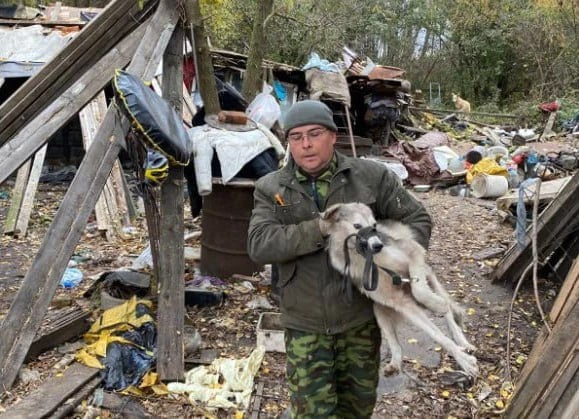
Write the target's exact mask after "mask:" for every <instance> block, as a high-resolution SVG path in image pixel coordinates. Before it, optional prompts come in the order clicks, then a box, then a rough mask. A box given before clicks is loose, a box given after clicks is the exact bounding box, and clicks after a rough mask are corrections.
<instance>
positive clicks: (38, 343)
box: [26, 307, 91, 360]
mask: <svg viewBox="0 0 579 419" xmlns="http://www.w3.org/2000/svg"><path fill="white" fill-rule="evenodd" d="M90 315H91V313H90V312H89V311H85V310H83V309H81V308H78V307H73V308H72V309H64V310H59V311H57V312H56V313H50V314H49V315H47V316H46V317H45V319H44V320H43V322H42V325H41V327H40V329H39V330H38V332H37V334H36V337H35V338H34V341H33V342H32V344H31V345H30V349H29V350H28V353H27V354H26V360H30V359H32V358H34V357H35V356H37V355H38V354H40V353H42V352H44V351H46V350H47V349H51V348H54V347H56V346H58V345H61V344H63V343H65V342H67V341H69V340H71V339H73V338H76V337H79V336H81V335H82V334H83V333H85V332H86V331H87V330H88V329H89V327H90V324H89V319H90Z"/></svg>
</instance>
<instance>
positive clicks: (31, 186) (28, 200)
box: [14, 144, 48, 237]
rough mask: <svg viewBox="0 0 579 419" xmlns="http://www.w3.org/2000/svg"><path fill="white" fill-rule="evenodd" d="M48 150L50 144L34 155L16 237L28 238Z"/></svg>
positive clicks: (17, 222)
mask: <svg viewBox="0 0 579 419" xmlns="http://www.w3.org/2000/svg"><path fill="white" fill-rule="evenodd" d="M47 148H48V144H45V145H44V147H42V148H41V149H40V150H38V151H37V152H36V154H35V155H34V163H32V169H31V170H30V176H29V177H28V184H27V185H26V192H25V193H24V199H22V205H21V206H20V213H19V214H18V221H16V228H15V229H14V235H15V236H19V237H24V236H26V230H28V223H29V222H30V215H31V214H32V207H33V206H34V197H35V196H36V189H37V188H38V182H39V181H40V175H41V174H42V166H43V165H44V158H45V157H46V149H47Z"/></svg>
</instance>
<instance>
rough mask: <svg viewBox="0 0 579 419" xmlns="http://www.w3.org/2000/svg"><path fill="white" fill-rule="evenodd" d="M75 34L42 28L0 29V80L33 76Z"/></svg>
mask: <svg viewBox="0 0 579 419" xmlns="http://www.w3.org/2000/svg"><path fill="white" fill-rule="evenodd" d="M75 35H76V33H69V34H62V33H61V32H60V31H58V30H56V29H50V28H44V27H42V26H41V25H32V26H25V27H21V28H10V27H6V26H0V78H9V77H30V76H32V75H33V74H34V73H36V72H37V71H38V70H39V69H40V67H42V66H43V65H44V64H45V63H46V62H48V61H50V59H51V58H52V57H54V56H55V55H56V54H58V52H59V51H60V50H61V49H62V48H64V46H65V45H66V44H67V43H68V42H69V41H70V40H71V39H72V38H73V37H74V36H75Z"/></svg>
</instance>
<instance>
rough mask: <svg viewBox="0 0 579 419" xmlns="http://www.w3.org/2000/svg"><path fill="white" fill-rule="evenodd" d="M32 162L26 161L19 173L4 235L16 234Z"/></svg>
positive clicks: (13, 190) (13, 189)
mask: <svg viewBox="0 0 579 419" xmlns="http://www.w3.org/2000/svg"><path fill="white" fill-rule="evenodd" d="M31 164H32V163H31V160H26V162H25V163H24V164H23V165H22V167H21V168H20V169H18V173H17V174H16V182H15V183H14V187H13V188H12V201H11V203H10V209H9V210H8V214H7V215H6V222H5V223H4V234H14V230H15V229H16V221H17V220H18V213H19V212H20V205H21V204H22V198H23V197H24V190H25V189H26V184H27V183H28V175H29V174H30V166H31Z"/></svg>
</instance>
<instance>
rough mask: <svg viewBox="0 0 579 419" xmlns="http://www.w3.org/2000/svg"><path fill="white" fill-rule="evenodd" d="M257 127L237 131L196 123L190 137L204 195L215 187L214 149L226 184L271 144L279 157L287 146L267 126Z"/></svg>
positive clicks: (190, 131) (199, 186) (259, 125)
mask: <svg viewBox="0 0 579 419" xmlns="http://www.w3.org/2000/svg"><path fill="white" fill-rule="evenodd" d="M257 126H258V129H256V130H253V131H246V132H238V131H227V130H224V129H218V128H213V127H211V126H209V125H202V126H199V127H193V128H191V129H190V130H189V137H190V138H191V140H192V141H193V147H194V148H193V149H194V154H193V155H194V164H195V176H196V178H197V187H198V189H199V194H200V195H202V196H204V195H208V194H210V193H211V191H212V183H211V178H212V174H211V158H212V157H213V150H215V151H216V152H217V158H218V159H219V163H220V165H221V176H222V179H223V184H224V185H226V184H227V183H228V182H229V181H231V179H233V178H234V177H235V175H237V173H239V171H240V170H241V169H242V168H243V166H245V165H246V164H247V163H248V162H249V161H251V160H252V159H253V158H254V157H256V156H257V155H259V154H260V153H262V152H264V151H265V150H267V149H268V148H272V147H273V148H274V149H275V151H276V154H277V155H278V157H281V156H283V155H284V153H285V150H284V148H283V147H282V145H281V143H280V142H279V140H278V139H277V137H276V136H275V135H273V134H272V133H271V131H269V130H268V129H267V128H266V127H264V126H263V125H261V124H259V123H258V124H257Z"/></svg>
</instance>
